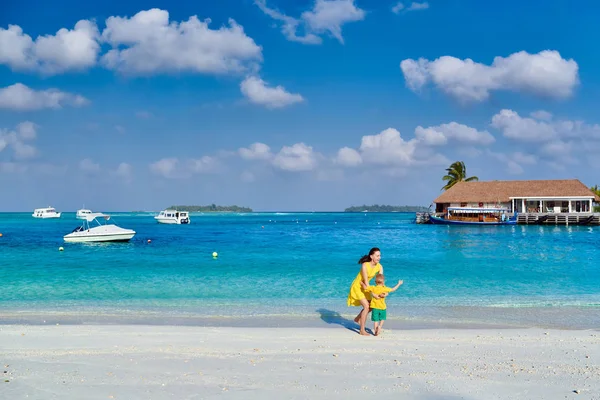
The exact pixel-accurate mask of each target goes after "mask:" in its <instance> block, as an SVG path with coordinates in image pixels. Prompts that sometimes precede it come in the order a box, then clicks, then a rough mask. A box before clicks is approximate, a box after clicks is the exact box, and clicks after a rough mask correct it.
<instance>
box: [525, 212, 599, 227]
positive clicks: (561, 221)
mask: <svg viewBox="0 0 600 400" xmlns="http://www.w3.org/2000/svg"><path fill="white" fill-rule="evenodd" d="M517 224H523V225H540V224H543V225H600V213H522V214H519V216H518V217H517Z"/></svg>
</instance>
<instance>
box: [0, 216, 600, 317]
mask: <svg viewBox="0 0 600 400" xmlns="http://www.w3.org/2000/svg"><path fill="white" fill-rule="evenodd" d="M109 214H110V215H111V216H112V221H113V222H114V223H116V224H117V225H119V226H121V227H124V228H130V229H134V230H135V231H136V232H137V234H136V236H135V237H134V238H133V239H132V240H131V241H130V242H128V243H105V244H83V243H64V241H63V236H64V235H65V234H67V233H70V232H71V231H72V230H73V229H74V228H75V227H77V226H78V225H80V221H79V220H77V219H76V218H75V213H63V214H62V217H61V218H59V219H48V220H42V219H35V218H32V217H31V213H0V233H2V236H1V237H0V284H1V288H2V290H0V324H16V323H28V324H55V323H61V324H69V323H72V324H95V323H109V324H112V323H115V324H116V323H128V324H184V325H216V326H218V325H231V326H237V325H243V326H290V327H292V326H320V325H322V324H330V325H335V324H341V325H346V324H351V322H349V321H350V320H351V319H352V318H353V317H354V316H355V315H356V313H357V312H358V311H359V308H357V307H347V305H346V299H347V296H348V290H349V287H350V284H351V282H352V280H353V279H354V278H355V276H356V275H357V273H358V271H359V267H360V266H359V264H357V261H358V259H359V258H360V257H361V256H362V255H363V254H366V253H367V252H368V251H369V249H370V248H371V247H379V248H380V249H381V254H382V260H381V264H382V265H383V266H384V269H385V275H386V284H387V285H388V286H393V285H395V283H396V282H397V280H399V279H402V280H404V284H403V285H402V286H401V287H400V289H398V291H397V292H396V293H393V294H392V295H390V296H389V297H388V299H387V304H388V321H389V322H388V324H387V325H388V326H389V327H395V328H407V329H409V328H423V327H454V326H457V327H465V326H466V327H486V326H502V327H548V328H560V329H597V328H599V327H600V261H599V260H600V227H583V226H520V225H518V226H490V227H478V226H465V227H460V226H438V225H417V224H415V223H414V218H415V215H414V213H318V212H315V213H246V214H237V213H192V214H191V224H190V225H163V224H158V223H156V222H155V220H154V218H153V216H154V215H156V213H144V212H140V213H126V212H115V213H109ZM61 246H62V247H63V248H64V251H59V247H61ZM213 252H217V253H218V257H216V258H213V256H212V253H213Z"/></svg>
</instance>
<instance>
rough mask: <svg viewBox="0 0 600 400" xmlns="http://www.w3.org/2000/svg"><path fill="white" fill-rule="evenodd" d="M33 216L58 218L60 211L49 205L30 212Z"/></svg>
mask: <svg viewBox="0 0 600 400" xmlns="http://www.w3.org/2000/svg"><path fill="white" fill-rule="evenodd" d="M31 216H32V217H33V218H60V213H59V212H56V210H55V209H54V208H52V207H50V206H48V207H46V208H36V209H35V210H33V214H31Z"/></svg>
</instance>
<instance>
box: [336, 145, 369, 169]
mask: <svg viewBox="0 0 600 400" xmlns="http://www.w3.org/2000/svg"><path fill="white" fill-rule="evenodd" d="M362 162H363V160H362V156H361V155H360V153H359V152H358V151H356V150H354V149H352V148H350V147H342V148H341V149H339V150H338V152H337V155H336V157H335V159H334V163H336V164H339V165H342V166H344V167H355V166H357V165H360V164H362Z"/></svg>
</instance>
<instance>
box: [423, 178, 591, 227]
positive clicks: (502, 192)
mask: <svg viewBox="0 0 600 400" xmlns="http://www.w3.org/2000/svg"><path fill="white" fill-rule="evenodd" d="M599 202H600V197H598V196H597V195H596V194H595V193H594V192H592V191H591V190H590V189H589V188H588V187H587V186H585V185H584V184H583V183H581V181H579V180H578V179H561V180H536V181H533V180H531V181H481V182H477V181H475V182H459V183H457V184H456V185H454V186H452V187H451V188H450V189H448V190H446V191H445V192H444V193H442V194H441V195H440V196H439V197H438V198H437V199H435V200H434V203H435V212H436V214H439V215H444V214H446V215H448V213H449V210H451V211H452V212H455V213H456V212H460V211H461V209H462V210H465V213H466V212H468V213H471V214H486V213H488V214H489V213H490V212H492V211H493V210H504V211H505V212H506V214H507V215H512V216H514V215H515V213H516V214H517V223H521V224H541V223H544V224H560V225H568V224H579V225H582V224H583V225H599V224H600V213H594V212H593V210H594V208H593V206H594V203H599Z"/></svg>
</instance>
